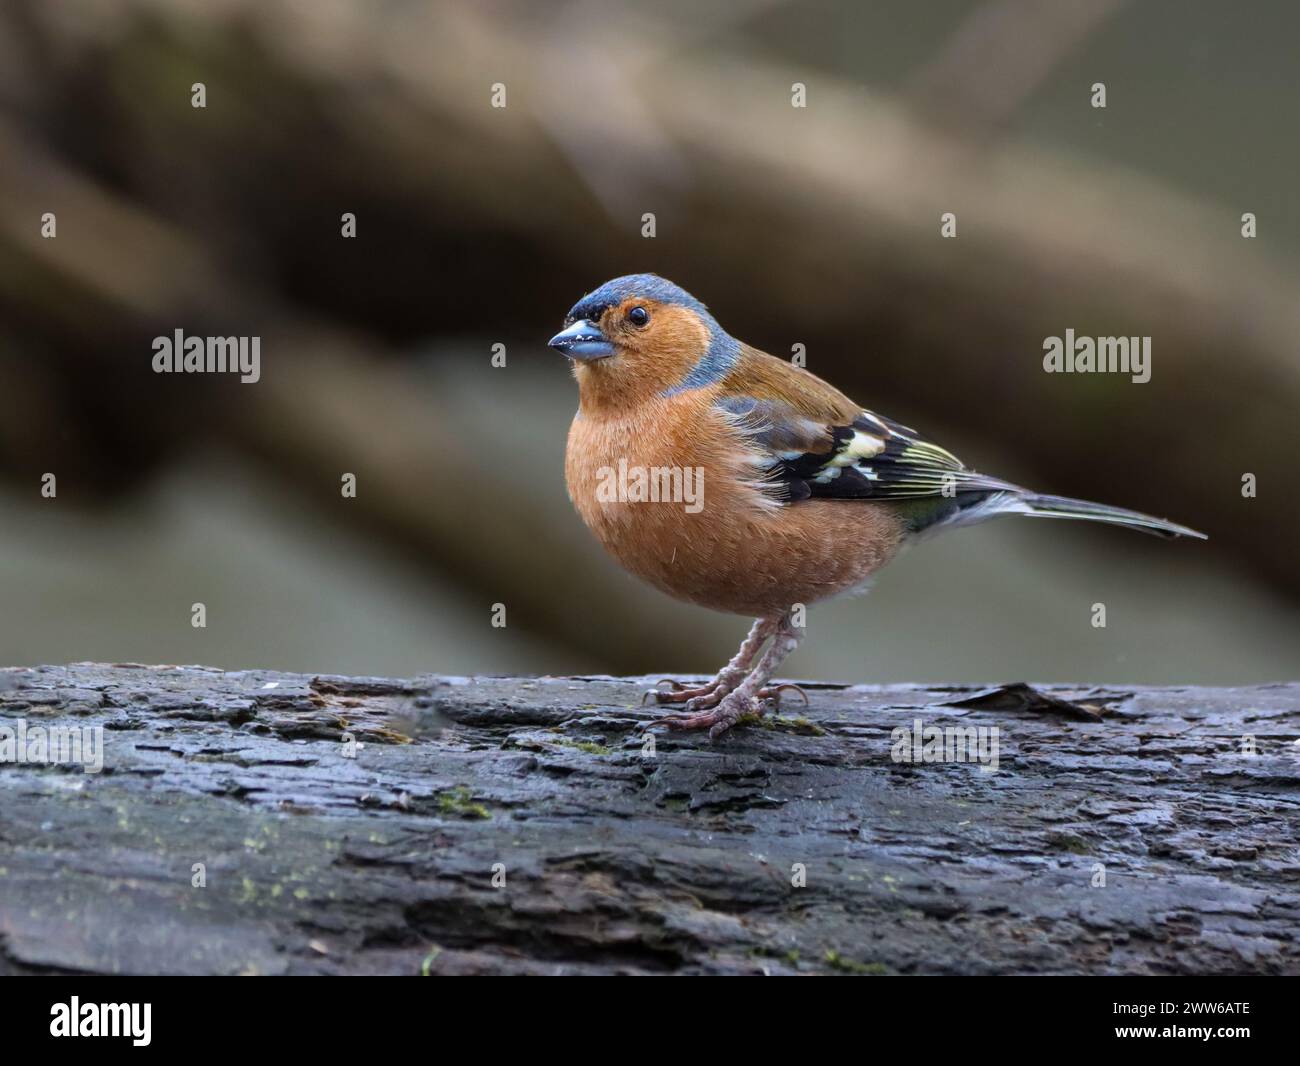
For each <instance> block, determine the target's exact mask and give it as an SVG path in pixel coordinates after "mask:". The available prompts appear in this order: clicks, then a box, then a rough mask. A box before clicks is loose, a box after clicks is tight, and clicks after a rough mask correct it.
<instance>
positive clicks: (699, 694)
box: [650, 618, 777, 711]
mask: <svg viewBox="0 0 1300 1066" xmlns="http://www.w3.org/2000/svg"><path fill="white" fill-rule="evenodd" d="M776 626H777V621H776V619H774V618H759V619H757V620H756V621H755V622H754V624H753V626H751V627H750V630H749V636H747V637H746V638H745V639H744V640H743V641H741V644H740V650H739V651H738V652H736V654H735V655H734V656H733V657H732V659H731V662H729V663H727V665H726V666H724V667H723V668H722V669H721V670H719V671H718V676H717V677H715V678H714V679H713V680H712V681H709V682H706V683H705V684H703V685H701V686H699V687H698V688H686V687H685V686H683V685H681V684H679V683H678V682H676V681H673V680H671V679H668V683H669V684H671V685H673V686H674V688H673V690H672V691H671V692H663V691H660V690H658V689H656V690H653V691H652V692H651V693H650V695H652V696H654V698H655V699H656V700H658V701H659V702H660V703H684V704H686V710H688V711H698V710H703V709H704V708H706V707H713V706H715V705H716V704H717V703H718V701H720V700H721V699H722V697H723V696H725V695H726V694H727V693H728V692H730V691H731V690H732V689H734V688H735V687H736V686H737V685H739V684H740V683H741V681H743V680H744V679H745V675H746V674H748V673H749V671H750V669H751V668H752V667H753V665H754V659H755V658H757V656H758V649H759V648H761V647H762V646H763V644H764V643H765V642H766V641H767V638H768V637H770V636H771V635H772V634H773V633H774V632H775V631H776ZM661 684H662V682H661Z"/></svg>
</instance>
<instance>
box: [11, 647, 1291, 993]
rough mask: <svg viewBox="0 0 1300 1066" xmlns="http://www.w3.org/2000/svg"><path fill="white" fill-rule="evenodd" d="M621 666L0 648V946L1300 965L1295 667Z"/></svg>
mask: <svg viewBox="0 0 1300 1066" xmlns="http://www.w3.org/2000/svg"><path fill="white" fill-rule="evenodd" d="M646 685H647V681H646V679H616V678H610V677H564V678H549V677H548V678H538V679H531V680H528V679H517V678H472V679H471V678H450V677H422V678H418V679H414V680H389V679H380V678H345V677H325V676H320V677H312V676H305V675H296V674H283V673H276V672H272V671H261V670H258V671H242V672H223V671H219V670H214V669H208V668H203V667H173V666H156V667H155V666H137V665H112V666H109V665H100V664H76V665H72V666H53V667H39V668H35V669H31V670H8V671H2V672H0V757H3V759H4V761H3V762H0V799H2V802H3V810H4V811H5V818H4V823H3V828H2V829H0V973H78V974H100V973H128V974H130V973H177V974H190V973H203V974H236V973H259V974H274V973H398V974H402V973H405V974H418V973H796V972H797V973H868V974H894V973H902V974H912V973H964V974H973V973H1043V974H1059V973H1138V974H1190V973H1234V974H1240V973H1252V974H1253V973H1270V974H1272V973H1298V972H1300V944H1298V943H1297V931H1298V930H1300V831H1298V830H1297V826H1298V825H1300V819H1297V805H1298V804H1300V754H1298V753H1297V750H1296V745H1295V740H1296V737H1297V734H1298V733H1300V684H1276V685H1264V686H1258V687H1253V688H1238V689H1190V688H1172V689H1154V688H1149V689H1124V690H1122V691H1121V690H1116V689H1099V688H1094V689H1090V690H1087V691H1084V690H1080V689H1077V688H1075V689H1067V688H1059V687H1054V688H1051V689H1050V690H1048V689H1044V690H1042V692H1041V693H1039V692H1035V691H1034V690H1031V689H1028V688H1026V687H1009V688H1005V689H1002V690H997V691H994V692H992V693H989V694H983V695H980V694H977V693H975V691H974V690H972V689H967V688H957V687H936V686H889V687H864V686H852V687H847V686H835V685H821V684H816V685H812V684H810V685H805V686H804V688H805V690H806V693H807V696H808V700H809V702H808V706H806V707H804V706H802V705H801V704H800V702H799V701H798V699H797V696H795V695H794V694H792V693H788V692H787V693H786V695H785V700H786V702H785V706H784V708H782V709H779V711H778V716H777V717H772V716H769V717H768V718H767V719H766V720H765V721H764V722H763V723H761V724H757V725H750V726H748V727H744V728H738V729H736V730H734V731H733V732H732V733H731V734H729V735H728V736H726V737H724V738H722V739H721V740H720V741H719V742H718V743H716V744H709V743H708V741H707V739H705V738H703V737H701V736H697V735H693V734H679V733H668V732H665V731H663V730H661V729H660V730H655V731H653V732H652V731H650V730H649V729H648V726H649V724H650V723H651V721H652V720H653V719H654V718H655V717H657V716H659V715H661V714H662V713H664V712H663V710H662V709H659V708H654V707H642V706H641V705H640V700H641V695H642V692H643V691H644V689H645V687H646ZM972 697H973V698H972ZM918 719H919V720H921V722H922V723H923V725H924V726H936V727H940V728H944V727H962V728H970V727H979V728H983V729H992V728H994V727H996V729H997V730H998V732H997V734H996V736H997V741H998V748H997V755H998V758H997V763H996V770H991V769H986V768H984V767H982V766H981V765H978V764H976V763H972V762H960V761H955V760H953V759H949V760H945V761H921V762H915V761H912V762H908V761H896V759H895V756H897V755H900V754H908V753H912V752H913V748H912V741H911V737H912V734H913V730H914V723H915V722H916V721H917V720H918ZM59 726H62V727H72V728H73V729H76V730H78V731H80V730H91V731H94V730H97V729H98V730H102V732H99V733H98V734H96V733H93V732H92V733H87V734H86V737H87V738H90V737H92V736H99V737H100V738H102V741H103V747H102V749H101V750H102V770H101V771H100V772H98V773H89V772H85V768H84V767H82V766H77V765H69V764H66V763H65V764H55V763H53V762H51V761H49V757H50V756H52V754H53V750H52V749H51V752H49V753H47V758H46V761H40V752H39V750H37V749H33V748H32V744H33V742H34V738H37V737H40V736H42V735H45V736H48V735H50V734H49V733H48V731H49V730H50V729H51V728H52V727H59ZM896 729H901V730H902V732H901V733H900V734H897V735H895V733H894V731H895V730H896ZM42 731H47V732H44V733H43V732H42ZM991 735H992V734H987V733H986V734H984V736H986V737H988V736H991ZM649 736H653V737H654V741H653V744H651V742H650V741H649V740H648V739H647V738H648V737H649ZM899 736H901V737H903V738H904V740H903V742H902V743H901V744H900V743H899V741H898V737H899ZM20 738H21V739H23V740H24V741H25V744H26V745H27V747H26V748H23V749H22V750H21V751H20V750H19V748H20V747H21V746H20V745H19V744H18V740H19V739H20ZM6 739H9V740H10V741H11V743H10V746H9V747H8V748H7V749H6V748H5V746H4V745H5V741H6ZM92 750H93V745H89V746H88V747H87V748H85V749H83V752H82V757H83V760H84V761H91V760H90V758H89V754H88V753H89V752H91V751H92ZM1251 752H1254V753H1253V754H1251ZM33 753H34V754H35V756H36V761H28V760H27V758H26V756H27V755H28V754H33ZM988 753H989V752H988V751H987V750H986V751H985V752H984V754H986V755H987V754H988ZM985 765H986V766H988V765H991V762H990V760H988V759H985Z"/></svg>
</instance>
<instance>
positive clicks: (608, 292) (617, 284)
mask: <svg viewBox="0 0 1300 1066" xmlns="http://www.w3.org/2000/svg"><path fill="white" fill-rule="evenodd" d="M632 296H644V297H646V298H647V299H650V300H658V301H659V302H660V303H665V304H675V305H677V306H678V307H689V308H690V309H691V310H692V311H695V312H696V313H697V314H699V315H700V316H702V317H703V318H705V319H706V320H708V321H712V320H713V316H712V315H710V314H709V309H708V308H707V307H705V306H704V305H703V304H702V303H700V301H699V300H697V299H696V298H695V297H694V296H692V295H691V294H690V293H689V292H687V291H686V290H685V289H683V288H681V287H680V286H677V285H674V284H673V283H672V282H671V281H669V280H667V279H666V278H661V277H660V276H659V275H658V274H627V275H625V276H624V277H621V278H614V279H613V280H612V281H607V282H605V284H604V285H602V286H601V287H600V288H599V289H597V290H596V291H595V292H589V293H587V295H586V296H584V297H583V298H582V299H581V300H579V301H578V302H577V303H576V304H574V305H573V307H572V308H571V309H570V310H569V321H571V322H572V321H576V320H577V319H579V318H589V319H591V320H592V321H593V322H595V321H596V320H597V319H599V318H600V316H601V315H602V314H603V313H604V311H605V308H607V307H612V306H614V305H615V304H620V303H622V302H623V301H624V300H626V299H628V298H630V297H632Z"/></svg>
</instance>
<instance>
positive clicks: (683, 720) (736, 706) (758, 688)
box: [655, 614, 803, 740]
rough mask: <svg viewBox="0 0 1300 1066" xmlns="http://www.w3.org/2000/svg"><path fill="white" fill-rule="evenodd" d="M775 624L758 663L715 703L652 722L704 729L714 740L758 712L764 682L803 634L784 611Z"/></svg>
mask: <svg viewBox="0 0 1300 1066" xmlns="http://www.w3.org/2000/svg"><path fill="white" fill-rule="evenodd" d="M775 626H776V628H775V632H774V634H773V640H772V644H771V647H769V648H768V649H767V651H765V652H764V653H763V657H762V658H761V659H759V661H758V665H757V666H755V667H754V669H753V670H752V671H751V672H750V674H749V676H748V677H746V678H745V680H744V681H742V682H741V683H740V684H739V685H738V686H737V687H736V688H735V689H733V690H732V691H731V692H729V693H727V694H726V695H725V696H723V697H722V699H721V700H720V701H718V703H717V706H716V707H714V708H713V709H712V710H706V711H704V712H703V713H701V714H689V715H678V716H674V717H672V718H661V719H660V720H659V721H658V722H656V723H655V724H656V725H666V726H667V727H668V728H669V729H707V730H708V731H709V739H710V740H716V739H717V738H718V737H719V736H721V735H722V734H723V733H725V732H726V731H727V730H728V729H730V728H731V727H732V726H733V725H735V724H736V721H737V720H738V719H740V718H743V717H744V716H745V715H747V714H756V715H759V716H761V715H762V714H763V709H764V704H763V699H764V697H765V696H767V695H769V693H768V691H767V683H768V682H769V681H770V680H771V679H772V675H773V674H774V673H776V670H777V668H778V667H779V666H780V665H781V663H782V662H784V661H785V657H786V656H787V655H789V654H790V653H791V652H792V651H794V649H795V648H797V647H798V646H799V640H800V639H801V638H802V636H803V632H802V630H800V629H796V628H795V627H794V626H793V625H791V624H790V616H789V615H788V614H787V615H783V616H782V617H781V618H780V619H779V620H777V621H776V623H775ZM688 709H689V706H688Z"/></svg>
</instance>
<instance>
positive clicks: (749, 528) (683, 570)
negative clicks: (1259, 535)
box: [550, 274, 1203, 738]
mask: <svg viewBox="0 0 1300 1066" xmlns="http://www.w3.org/2000/svg"><path fill="white" fill-rule="evenodd" d="M550 346H551V347H552V348H556V349H558V350H559V351H561V352H563V353H564V354H565V355H566V356H568V358H569V359H570V360H571V361H572V364H573V373H574V376H575V377H576V378H577V380H578V392H579V406H578V413H577V414H576V415H575V417H574V419H573V425H572V427H571V428H570V430H569V441H568V448H567V452H566V457H565V478H566V481H567V482H568V488H569V496H570V498H571V499H572V500H573V503H574V505H575V506H576V508H577V510H578V513H579V514H580V515H581V516H582V519H583V521H584V522H586V524H587V526H588V527H589V528H590V529H591V531H592V532H593V533H594V534H595V535H596V538H597V539H598V540H599V541H600V542H601V544H602V545H604V547H605V549H606V550H607V551H609V552H610V554H611V555H613V556H614V558H616V559H617V560H618V561H619V562H620V563H622V564H623V566H625V567H626V568H627V569H628V570H630V571H632V573H634V574H636V575H637V576H639V577H641V578H643V579H645V580H646V581H648V582H649V583H650V584H652V585H654V586H656V587H657V588H659V589H661V590H663V591H664V592H666V593H668V594H669V595H671V596H675V597H677V598H679V599H683V600H687V601H689V602H691V603H697V604H700V605H701V606H704V607H711V608H713V609H715V610H720V611H729V612H732V613H735V614H741V615H747V616H750V617H753V618H756V621H755V622H754V624H753V627H752V628H751V629H750V631H749V635H748V636H747V637H746V638H745V640H744V642H743V643H742V644H741V646H740V650H739V651H738V652H737V653H736V655H735V657H734V658H733V659H732V660H731V661H730V662H729V663H728V664H727V665H726V666H725V667H723V668H722V670H721V671H720V672H719V673H718V675H717V676H716V677H715V678H714V679H713V680H712V681H710V682H709V683H708V684H705V685H703V686H700V687H696V688H687V687H685V686H681V685H678V684H676V683H675V682H674V683H673V684H674V691H671V692H663V691H659V692H656V693H655V695H656V696H657V697H658V698H659V699H660V700H661V701H663V702H671V703H684V704H685V711H686V713H685V714H682V715H675V716H673V717H670V718H667V719H663V720H662V724H665V725H668V726H669V727H671V728H674V729H708V730H709V734H710V736H711V737H713V738H716V737H717V736H719V735H720V734H721V733H723V732H725V731H726V730H727V729H729V728H730V727H731V726H732V725H734V724H735V722H736V721H737V720H738V719H739V718H741V717H743V716H745V715H750V714H753V715H762V713H763V709H764V706H765V703H766V701H768V700H770V699H771V698H772V696H773V694H774V690H773V689H771V688H769V682H770V681H771V679H772V676H773V674H774V672H775V671H776V669H777V667H779V666H780V664H781V662H782V660H784V659H785V657H786V656H787V655H788V654H789V653H790V652H791V651H793V650H794V649H795V647H796V646H797V645H798V643H799V640H800V638H801V636H802V633H803V627H802V625H801V624H796V623H797V622H801V621H802V607H803V606H806V605H810V604H812V603H815V602H817V601H819V600H824V599H827V598H828V597H831V596H835V595H839V594H841V593H846V592H852V591H854V590H858V589H861V588H863V587H864V586H865V585H866V584H867V583H868V582H869V581H870V579H871V577H872V575H873V574H875V572H876V571H877V570H879V569H880V568H881V567H882V566H884V565H885V564H886V563H887V562H889V560H890V559H891V558H892V557H893V556H894V554H895V553H896V552H897V551H898V549H899V548H900V547H901V546H902V545H904V544H905V543H907V542H909V541H911V540H914V539H915V538H916V537H918V536H919V535H920V534H922V533H923V532H927V531H931V530H935V529H938V528H944V527H952V526H961V525H968V524H970V523H973V522H979V521H983V520H984V519H986V518H991V517H993V516H995V515H1001V514H1024V515H1033V516H1040V517H1046V518H1080V519H1089V520H1092V521H1098V522H1109V523H1112V524H1114V525H1120V526H1126V527H1128V528H1130V529H1139V530H1143V531H1146V532H1149V533H1155V534H1158V535H1161V536H1167V537H1174V536H1189V537H1203V534H1200V533H1197V532H1196V531H1195V530H1191V529H1188V528H1186V527H1185V526H1180V525H1175V524H1174V523H1172V522H1167V521H1164V520H1163V519H1160V518H1152V517H1151V516H1149V515H1144V514H1139V513H1137V512H1135V511H1126V510H1122V509H1121V508H1118V507H1108V506H1105V505H1104V504H1098V503H1090V502H1088V501H1085V500H1073V499H1067V498H1065V497H1061V496H1044V495H1040V494H1039V493H1036V492H1031V491H1029V490H1028V489H1024V488H1021V487H1019V486H1017V485H1012V484H1010V483H1009V482H1006V481H1002V480H999V479H998V478H994V477H989V476H987V475H985V474H980V473H977V472H976V471H974V470H969V469H967V468H966V467H965V466H963V465H962V463H961V462H960V461H959V460H958V459H957V458H956V456H954V455H953V454H952V453H951V452H949V451H947V450H945V449H944V448H941V447H939V446H938V445H937V444H934V443H932V442H930V441H928V440H926V439H925V438H924V437H922V436H921V435H920V434H919V433H917V432H916V431H915V430H912V429H909V428H908V427H907V426H904V425H900V424H899V423H898V422H895V421H893V420H892V419H889V418H886V417H884V416H883V415H878V414H875V413H873V412H871V411H869V410H866V409H865V408H863V407H862V406H861V405H860V404H857V403H854V402H853V401H852V400H850V399H849V398H848V397H847V396H845V395H844V394H843V393H842V392H840V391H839V390H837V389H835V388H834V387H833V386H831V385H828V384H827V383H826V382H824V381H822V380H821V379H820V378H817V377H815V376H814V375H813V374H811V373H809V372H808V371H807V370H804V369H802V368H799V367H796V366H793V365H792V364H790V363H787V362H785V361H783V360H780V359H776V358H774V357H772V356H770V355H767V354H765V353H764V352H760V351H758V350H756V349H754V348H751V347H749V346H748V345H746V344H744V343H742V342H741V341H738V340H736V338H734V337H732V336H731V335H730V334H728V333H727V332H726V331H725V330H724V329H723V328H722V327H721V326H720V325H719V324H718V322H717V320H716V319H714V317H713V316H712V315H711V314H710V313H709V312H708V310H707V309H706V308H705V306H704V305H703V304H702V303H700V301H699V300H697V299H695V298H694V297H693V296H691V295H690V293H688V292H685V291H684V290H682V289H680V288H678V287H677V286H676V285H674V284H672V283H671V282H669V281H667V280H666V279H664V278H660V277H658V276H656V275H654V274H633V275H629V276H627V277H621V278H615V279H614V280H613V281H609V282H606V283H605V284H604V285H602V286H601V287H600V288H598V289H597V290H596V291H595V292H592V293H590V294H589V295H587V296H584V297H583V298H582V299H581V300H579V301H578V303H576V304H575V305H574V306H573V308H572V309H571V310H570V311H569V313H568V316H567V317H566V319H565V328H564V330H563V331H562V332H560V333H558V334H556V335H555V336H554V337H552V338H551V341H550ZM769 642H770V643H769ZM765 644H766V645H768V646H767V649H766V650H765V651H762V653H761V654H760V651H761V649H762V648H763V646H764V645H765Z"/></svg>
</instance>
